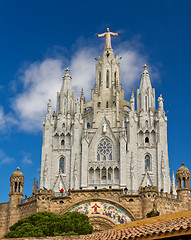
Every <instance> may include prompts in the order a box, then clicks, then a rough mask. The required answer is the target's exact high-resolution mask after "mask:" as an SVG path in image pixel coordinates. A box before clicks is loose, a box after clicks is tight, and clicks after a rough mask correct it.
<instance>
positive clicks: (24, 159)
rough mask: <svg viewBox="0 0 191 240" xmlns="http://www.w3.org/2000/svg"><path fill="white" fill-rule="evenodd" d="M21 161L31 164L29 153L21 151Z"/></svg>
mask: <svg viewBox="0 0 191 240" xmlns="http://www.w3.org/2000/svg"><path fill="white" fill-rule="evenodd" d="M22 163H24V164H26V165H31V164H33V162H32V160H31V158H30V154H28V153H26V152H23V159H22Z"/></svg>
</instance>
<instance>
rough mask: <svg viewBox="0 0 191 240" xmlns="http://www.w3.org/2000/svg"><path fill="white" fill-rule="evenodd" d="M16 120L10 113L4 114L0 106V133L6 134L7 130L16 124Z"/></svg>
mask: <svg viewBox="0 0 191 240" xmlns="http://www.w3.org/2000/svg"><path fill="white" fill-rule="evenodd" d="M17 123H18V122H17V120H16V119H15V117H14V116H13V114H12V113H8V114H5V112H4V109H3V107H2V106H0V131H1V132H7V130H8V129H9V128H10V127H11V126H12V125H15V124H17Z"/></svg>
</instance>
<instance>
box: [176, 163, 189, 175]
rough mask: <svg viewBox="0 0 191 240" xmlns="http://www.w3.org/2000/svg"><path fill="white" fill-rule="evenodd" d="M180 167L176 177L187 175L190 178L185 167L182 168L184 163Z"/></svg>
mask: <svg viewBox="0 0 191 240" xmlns="http://www.w3.org/2000/svg"><path fill="white" fill-rule="evenodd" d="M181 165H182V167H180V168H179V169H178V170H177V172H176V175H189V176H190V171H189V169H188V168H187V167H185V166H184V163H182V164H181Z"/></svg>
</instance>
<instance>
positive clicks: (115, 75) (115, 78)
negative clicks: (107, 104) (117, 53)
mask: <svg viewBox="0 0 191 240" xmlns="http://www.w3.org/2000/svg"><path fill="white" fill-rule="evenodd" d="M114 87H115V89H116V87H117V73H116V72H114Z"/></svg>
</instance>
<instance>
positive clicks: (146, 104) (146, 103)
mask: <svg viewBox="0 0 191 240" xmlns="http://www.w3.org/2000/svg"><path fill="white" fill-rule="evenodd" d="M145 110H146V111H147V110H148V97H147V96H145Z"/></svg>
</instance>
